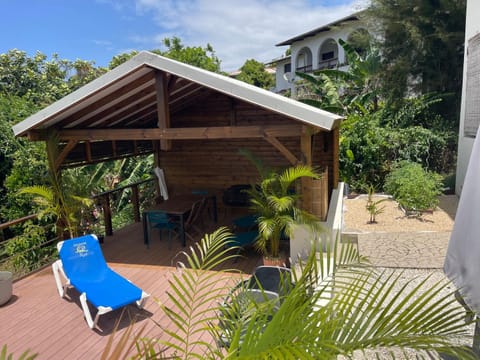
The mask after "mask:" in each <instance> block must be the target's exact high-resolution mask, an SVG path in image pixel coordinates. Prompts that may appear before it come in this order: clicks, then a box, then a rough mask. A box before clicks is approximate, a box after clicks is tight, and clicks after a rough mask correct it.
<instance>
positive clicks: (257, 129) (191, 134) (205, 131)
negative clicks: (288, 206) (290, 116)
mask: <svg viewBox="0 0 480 360" xmlns="http://www.w3.org/2000/svg"><path fill="white" fill-rule="evenodd" d="M301 134H302V126H301V125H299V124H298V125H297V124H291V125H259V126H219V127H194V128H168V129H158V128H149V129H111V128H108V129H65V130H60V131H59V132H58V136H59V138H60V140H61V141H71V140H72V141H95V140H103V141H110V140H194V139H242V138H243V139H247V138H264V137H267V136H269V137H297V136H300V135H301ZM29 138H30V139H31V140H34V141H35V140H36V141H40V140H45V139H46V137H45V134H43V132H34V131H30V132H29Z"/></svg>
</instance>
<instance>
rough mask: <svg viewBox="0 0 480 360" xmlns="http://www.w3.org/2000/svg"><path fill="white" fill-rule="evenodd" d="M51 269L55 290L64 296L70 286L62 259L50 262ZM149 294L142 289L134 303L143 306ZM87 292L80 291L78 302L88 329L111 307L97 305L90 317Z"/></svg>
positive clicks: (95, 325) (140, 307) (110, 309)
mask: <svg viewBox="0 0 480 360" xmlns="http://www.w3.org/2000/svg"><path fill="white" fill-rule="evenodd" d="M52 269H53V276H54V277H55V282H56V284H57V290H58V293H59V295H60V297H62V298H64V297H65V294H66V290H67V287H70V286H71V284H70V279H69V278H68V277H67V276H66V275H65V272H64V271H63V264H62V260H57V261H55V262H54V263H53V264H52ZM60 274H62V277H63V278H64V279H65V282H62V279H61V278H60ZM149 296H150V295H149V294H147V293H146V292H145V291H143V290H142V297H141V298H140V300H138V301H136V304H137V306H138V308H139V309H142V308H143V305H144V304H145V300H146V299H147V297H149ZM87 300H88V299H87V294H86V293H84V292H83V293H82V294H80V304H81V305H82V309H83V313H84V315H85V319H86V320H87V324H88V326H89V327H90V329H94V328H96V327H97V322H98V318H99V317H100V315H103V314H106V313H108V312H110V311H112V310H113V309H112V308H111V307H105V306H99V307H98V308H97V310H98V311H97V314H96V315H95V319H92V314H91V313H90V310H89V309H88V304H87Z"/></svg>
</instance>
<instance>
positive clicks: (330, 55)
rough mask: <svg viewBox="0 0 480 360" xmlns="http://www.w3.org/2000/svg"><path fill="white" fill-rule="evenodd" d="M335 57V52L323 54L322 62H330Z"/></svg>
mask: <svg viewBox="0 0 480 360" xmlns="http://www.w3.org/2000/svg"><path fill="white" fill-rule="evenodd" d="M334 56H335V53H334V52H333V51H329V52H326V53H323V54H322V60H330V59H333V58H334Z"/></svg>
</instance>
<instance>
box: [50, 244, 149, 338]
mask: <svg viewBox="0 0 480 360" xmlns="http://www.w3.org/2000/svg"><path fill="white" fill-rule="evenodd" d="M57 248H58V254H59V257H60V259H59V260H57V261H56V262H55V263H53V264H52V268H53V274H54V276H55V282H56V283H57V288H58V292H59V294H60V296H61V297H64V296H65V292H66V288H67V287H68V286H72V287H74V288H75V289H77V290H78V292H79V293H80V303H81V305H82V309H83V312H84V314H85V319H86V320H87V323H88V326H89V327H90V328H91V329H93V328H95V327H96V326H97V321H98V318H99V316H100V315H102V314H105V313H108V312H110V311H112V310H115V309H118V308H121V307H123V306H126V305H128V304H131V303H134V302H136V303H137V306H138V307H139V308H142V307H143V304H144V302H145V299H146V298H147V297H148V296H149V295H148V294H147V293H145V292H144V291H142V289H140V288H139V287H137V286H135V285H134V284H132V283H131V282H130V281H129V280H127V279H126V278H124V277H123V276H121V275H119V274H118V273H116V272H115V271H113V270H112V269H110V268H109V267H108V265H107V263H106V261H105V258H104V257H103V253H102V250H101V248H100V245H99V243H98V239H97V237H96V236H95V235H85V236H82V237H78V238H75V239H71V240H66V241H60V242H59V243H58V244H57ZM60 274H62V276H63V277H64V279H65V282H64V283H63V284H62V279H61V278H60ZM87 301H88V302H89V303H90V304H92V305H93V306H94V307H96V308H97V314H96V315H95V320H92V315H91V314H90V310H89V308H88V304H87Z"/></svg>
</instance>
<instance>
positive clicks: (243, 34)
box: [135, 0, 359, 71]
mask: <svg viewBox="0 0 480 360" xmlns="http://www.w3.org/2000/svg"><path fill="white" fill-rule="evenodd" d="M135 1H136V11H137V13H138V14H139V15H143V16H147V15H151V16H152V17H153V19H154V21H155V23H156V24H157V26H158V27H159V31H158V33H156V34H141V35H140V37H142V38H145V37H148V38H152V39H153V38H155V39H157V41H158V42H157V43H152V46H153V47H160V45H161V40H162V39H163V38H165V37H171V36H173V35H176V36H178V37H180V38H181V39H182V42H183V43H184V44H185V45H187V46H205V45H206V44H207V43H210V44H211V45H212V46H213V48H214V50H215V51H216V54H217V56H218V57H219V58H220V59H221V60H222V70H225V71H230V70H235V69H238V68H239V67H240V66H241V65H243V63H244V62H245V60H247V59H250V58H254V59H256V60H258V61H269V60H272V59H273V58H275V57H278V56H280V55H281V54H282V53H283V52H284V51H285V48H284V47H276V46H275V44H277V43H279V42H281V41H283V40H286V39H289V38H291V37H293V36H296V35H299V34H301V33H303V32H306V31H309V30H312V29H314V28H316V27H319V26H321V25H324V24H327V23H329V22H331V21H334V20H337V19H339V18H341V17H344V16H347V15H349V14H351V13H353V12H355V11H357V10H358V6H359V5H358V0H347V1H343V4H342V5H326V3H331V2H332V1H329V2H327V1H323V2H320V1H311V2H309V1H307V0H275V1H273V0H271V1H268V0H242V1H238V0H223V1H211V0H135ZM333 2H334V3H335V1H333ZM322 4H323V5H322Z"/></svg>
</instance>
